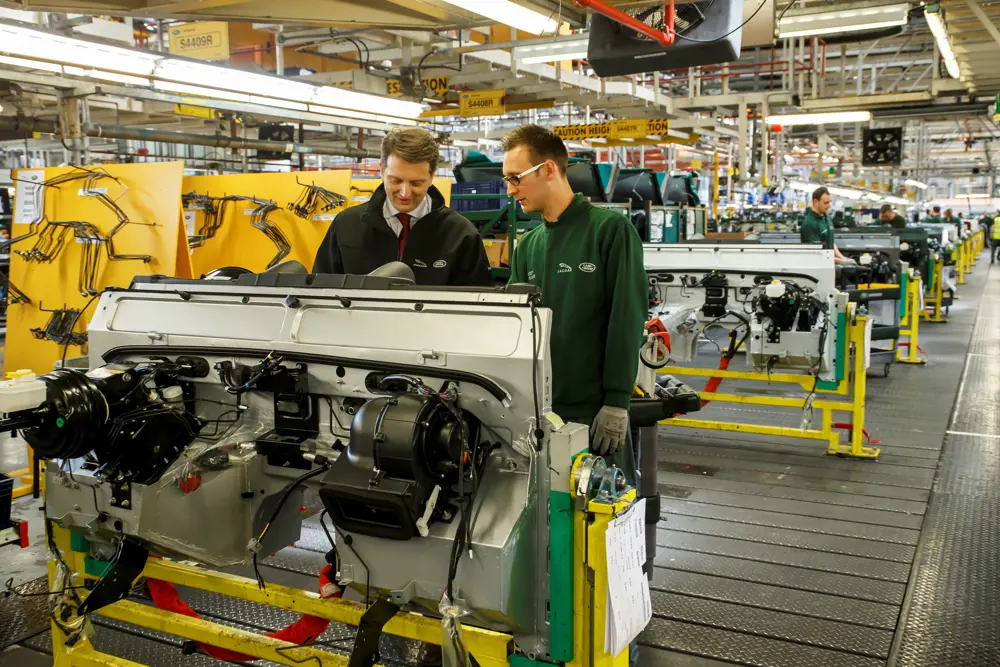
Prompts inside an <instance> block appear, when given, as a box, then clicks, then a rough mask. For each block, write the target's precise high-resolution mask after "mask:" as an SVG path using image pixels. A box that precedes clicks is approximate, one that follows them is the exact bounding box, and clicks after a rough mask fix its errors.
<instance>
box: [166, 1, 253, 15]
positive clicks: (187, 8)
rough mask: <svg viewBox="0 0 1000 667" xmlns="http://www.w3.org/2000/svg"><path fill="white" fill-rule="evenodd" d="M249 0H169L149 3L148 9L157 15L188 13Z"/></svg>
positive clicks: (229, 5)
mask: <svg viewBox="0 0 1000 667" xmlns="http://www.w3.org/2000/svg"><path fill="white" fill-rule="evenodd" d="M246 1H247V0H181V2H168V3H166V4H162V5H147V6H146V9H148V10H149V11H151V12H155V13H156V14H157V15H163V14H186V13H188V12H197V11H200V10H202V9H216V8H219V7H231V6H232V5H242V4H244V3H245V2H246Z"/></svg>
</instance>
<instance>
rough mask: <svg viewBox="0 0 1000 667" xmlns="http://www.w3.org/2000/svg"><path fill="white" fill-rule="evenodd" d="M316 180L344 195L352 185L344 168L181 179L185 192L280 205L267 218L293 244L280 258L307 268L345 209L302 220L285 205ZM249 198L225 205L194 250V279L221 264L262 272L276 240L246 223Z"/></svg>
mask: <svg viewBox="0 0 1000 667" xmlns="http://www.w3.org/2000/svg"><path fill="white" fill-rule="evenodd" d="M303 183H304V184H309V185H318V186H320V187H322V188H326V189H327V190H330V191H332V192H335V193H337V194H339V195H343V196H345V197H347V196H348V194H349V190H350V184H351V172H350V170H347V169H338V170H332V171H302V172H286V173H260V174H233V175H227V176H187V177H185V178H184V185H183V188H182V190H183V192H185V193H188V192H197V193H198V194H203V195H210V196H212V197H223V196H227V195H243V196H247V197H257V198H258V199H269V200H271V201H273V202H274V203H275V204H277V205H278V206H279V207H281V208H280V209H279V210H277V211H273V212H272V213H271V214H270V215H269V216H268V217H267V220H268V222H270V223H271V224H273V225H275V226H276V227H278V228H279V229H281V232H282V233H283V234H284V235H285V237H286V238H287V239H288V241H289V243H290V244H291V247H292V248H291V252H289V254H288V256H286V257H285V258H284V260H283V261H290V260H298V261H300V262H302V263H303V264H304V265H305V266H306V268H307V269H311V268H312V265H313V260H314V259H315V258H316V251H317V250H319V246H320V243H322V241H323V237H324V236H326V232H327V229H329V227H330V221H331V220H332V219H333V216H334V214H336V213H337V212H339V211H342V210H343V208H346V207H343V208H336V209H332V210H330V211H325V212H323V211H318V210H317V211H316V212H315V213H314V214H313V216H311V217H310V218H309V219H307V220H304V219H302V218H300V217H298V216H296V215H295V214H294V213H292V212H291V211H289V210H286V209H287V208H289V205H290V204H291V203H292V202H294V201H295V200H296V199H298V198H299V195H300V194H301V193H302V190H303V187H302V184H303ZM253 208H254V206H253V204H252V203H250V202H232V203H230V204H229V205H228V206H227V207H226V211H225V219H224V220H221V221H220V227H219V229H218V230H217V231H216V233H215V236H214V237H212V238H210V239H207V240H206V241H205V243H204V245H202V246H201V247H197V248H194V249H192V252H191V264H192V270H193V273H194V276H195V277H196V278H197V277H199V276H201V275H203V274H205V273H207V272H209V271H212V270H213V269H218V268H220V267H223V266H240V267H243V268H245V269H249V270H250V271H254V272H260V271H263V270H264V269H265V268H267V265H268V262H270V261H271V259H272V258H273V257H274V256H275V254H276V253H277V248H276V247H275V245H274V244H273V243H272V242H271V241H270V240H269V239H268V238H267V237H266V236H265V235H264V233H263V232H261V231H260V230H258V229H254V228H253V227H251V226H250V211H251V210H253ZM203 222H204V213H202V212H201V211H198V212H197V213H196V215H195V229H198V228H200V227H201V225H202V223H203Z"/></svg>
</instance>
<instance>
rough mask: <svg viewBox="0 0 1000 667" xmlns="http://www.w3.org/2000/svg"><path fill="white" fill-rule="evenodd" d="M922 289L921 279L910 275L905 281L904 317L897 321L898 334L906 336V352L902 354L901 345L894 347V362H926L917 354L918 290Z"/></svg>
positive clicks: (918, 326) (918, 347) (918, 349)
mask: <svg viewBox="0 0 1000 667" xmlns="http://www.w3.org/2000/svg"><path fill="white" fill-rule="evenodd" d="M921 290H923V283H922V281H921V280H918V279H915V278H913V277H910V278H909V279H908V280H907V282H906V294H904V295H903V298H904V299H906V317H904V318H902V319H901V320H900V322H899V325H900V329H899V335H900V336H906V338H907V348H908V349H907V352H906V354H905V355H904V354H903V348H902V346H897V347H896V362H897V363H900V364H919V365H922V364H926V363H927V360H926V359H921V358H920V356H919V355H918V354H917V353H918V352H919V351H920V344H919V341H920V337H919V335H920V292H921Z"/></svg>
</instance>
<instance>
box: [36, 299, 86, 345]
mask: <svg viewBox="0 0 1000 667" xmlns="http://www.w3.org/2000/svg"><path fill="white" fill-rule="evenodd" d="M38 310H40V311H42V312H44V313H52V315H51V316H50V317H49V321H48V323H46V325H45V328H44V329H39V328H34V329H32V330H31V333H32V335H33V336H34V337H35V338H37V339H38V340H50V341H52V342H53V343H56V344H58V345H76V346H78V347H82V346H83V345H85V344H86V342H87V332H85V331H83V332H79V331H73V326H74V325H75V324H76V321H77V319H79V318H78V317H77V316H78V315H79V314H80V311H79V309H76V308H65V307H64V308H58V309H56V310H47V309H45V308H43V307H42V303H41V302H40V301H39V302H38Z"/></svg>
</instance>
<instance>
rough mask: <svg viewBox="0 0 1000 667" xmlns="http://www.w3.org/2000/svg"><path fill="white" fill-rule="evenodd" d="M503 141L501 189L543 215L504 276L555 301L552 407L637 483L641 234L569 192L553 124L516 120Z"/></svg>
mask: <svg viewBox="0 0 1000 667" xmlns="http://www.w3.org/2000/svg"><path fill="white" fill-rule="evenodd" d="M504 150H505V151H506V155H505V156H504V160H503V172H504V181H505V182H506V184H507V193H508V194H510V195H512V196H513V197H515V198H516V199H517V201H518V202H519V203H520V205H521V208H522V209H523V210H524V211H525V212H528V213H534V212H538V213H541V214H542V218H543V220H544V224H542V225H539V226H538V227H536V228H535V229H533V230H531V231H530V232H528V233H527V234H525V235H524V237H522V239H521V241H520V242H519V243H518V245H517V248H516V249H515V250H514V254H513V257H512V258H511V262H510V282H512V283H522V282H527V283H531V284H533V285H536V286H537V287H539V288H541V291H542V302H543V303H544V305H545V306H547V307H548V308H551V309H552V318H553V319H552V332H551V337H550V358H551V360H552V409H553V410H554V411H555V412H556V414H558V415H559V416H560V417H562V418H563V419H564V420H565V421H574V422H577V423H582V424H587V425H588V426H590V427H591V429H590V438H591V451H592V452H594V453H595V454H600V455H602V456H604V457H605V458H607V459H608V462H609V463H612V464H615V465H617V466H618V467H619V468H621V470H622V472H624V473H625V476H626V478H627V479H628V480H629V482H630V483H632V484H634V483H635V459H634V458H633V453H632V444H631V441H630V438H629V428H628V407H629V401H630V397H631V395H632V389H633V387H634V386H635V377H636V371H637V369H638V363H639V347H640V345H641V344H642V336H643V325H644V323H645V321H646V316H647V309H648V306H649V296H648V295H649V287H648V283H647V281H646V271H645V269H644V268H643V265H642V243H641V241H640V240H639V234H638V232H636V230H635V227H633V226H632V224H631V223H630V222H629V221H628V220H627V219H626V218H625V217H624V216H622V215H620V214H618V213H615V212H612V211H608V210H605V209H601V208H597V207H595V206H592V205H591V204H590V203H589V202H588V201H586V200H585V199H584V198H583V196H582V195H579V194H574V193H573V189H572V188H571V187H570V184H569V181H568V180H567V178H566V169H567V166H568V163H569V154H568V152H567V151H566V146H565V145H564V144H563V142H562V140H561V139H560V138H559V137H558V136H556V135H555V134H554V133H553V132H552V131H550V130H548V129H546V128H543V127H539V126H537V125H525V126H522V127H519V128H517V129H516V130H514V131H513V132H511V133H510V134H509V135H507V137H506V138H505V139H504Z"/></svg>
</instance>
